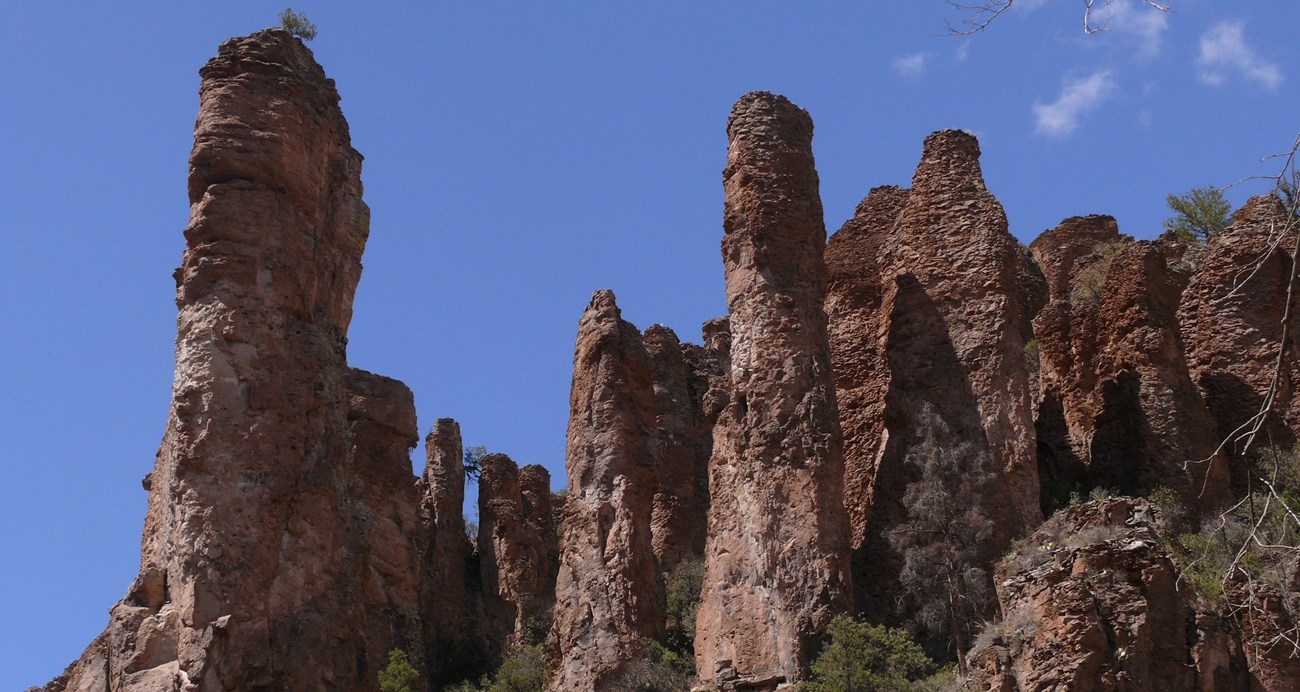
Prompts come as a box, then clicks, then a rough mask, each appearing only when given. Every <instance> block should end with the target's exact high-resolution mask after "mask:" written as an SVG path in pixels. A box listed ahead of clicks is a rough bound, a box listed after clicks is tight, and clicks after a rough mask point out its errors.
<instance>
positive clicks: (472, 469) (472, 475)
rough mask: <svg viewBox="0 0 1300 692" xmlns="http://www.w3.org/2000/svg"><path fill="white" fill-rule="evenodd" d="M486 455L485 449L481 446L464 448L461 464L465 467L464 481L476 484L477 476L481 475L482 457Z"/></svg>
mask: <svg viewBox="0 0 1300 692" xmlns="http://www.w3.org/2000/svg"><path fill="white" fill-rule="evenodd" d="M487 455H488V451H487V447H484V446H483V445H474V446H473V447H466V448H465V451H464V452H463V453H462V457H463V463H464V465H465V480H467V481H469V482H471V483H476V482H478V478H479V476H481V475H483V457H485V456H487Z"/></svg>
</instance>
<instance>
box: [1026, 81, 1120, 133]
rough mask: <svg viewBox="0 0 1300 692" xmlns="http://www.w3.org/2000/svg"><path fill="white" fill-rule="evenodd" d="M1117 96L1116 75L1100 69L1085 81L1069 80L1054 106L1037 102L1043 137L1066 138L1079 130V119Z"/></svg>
mask: <svg viewBox="0 0 1300 692" xmlns="http://www.w3.org/2000/svg"><path fill="white" fill-rule="evenodd" d="M1113 93H1115V73H1114V72H1113V71H1111V70H1099V71H1097V72H1094V73H1092V74H1091V75H1089V76H1087V77H1084V78H1082V79H1073V80H1066V81H1065V83H1064V84H1063V85H1062V87H1061V94H1060V95H1059V96H1057V97H1056V100H1055V101H1053V102H1051V103H1035V104H1034V118H1035V119H1036V120H1037V126H1036V129H1037V131H1038V133H1039V134H1043V135H1048V136H1049V137H1064V136H1065V135H1068V134H1070V133H1071V132H1074V131H1075V129H1076V128H1078V127H1079V118H1080V117H1081V116H1082V115H1083V114H1084V113H1087V112H1088V111H1091V110H1093V109H1094V108H1096V107H1097V106H1098V105H1099V104H1100V103H1101V102H1102V101H1105V100H1106V99H1108V98H1110V96H1111V94H1113Z"/></svg>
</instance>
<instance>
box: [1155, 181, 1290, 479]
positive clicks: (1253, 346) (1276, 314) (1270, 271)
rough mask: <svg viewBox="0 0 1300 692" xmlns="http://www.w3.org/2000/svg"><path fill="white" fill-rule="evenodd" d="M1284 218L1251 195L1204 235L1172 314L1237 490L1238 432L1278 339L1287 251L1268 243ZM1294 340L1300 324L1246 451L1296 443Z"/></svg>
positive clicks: (1257, 397)
mask: <svg viewBox="0 0 1300 692" xmlns="http://www.w3.org/2000/svg"><path fill="white" fill-rule="evenodd" d="M1285 220H1286V210H1285V208H1284V207H1283V205H1282V203H1281V202H1280V201H1279V200H1278V199H1277V198H1276V197H1274V196H1271V195H1269V196H1261V197H1254V198H1252V199H1251V200H1250V201H1248V202H1247V203H1246V204H1245V206H1243V207H1242V208H1241V209H1238V210H1237V212H1236V213H1235V214H1233V217H1232V224H1231V226H1229V227H1228V228H1227V229H1226V230H1224V231H1223V232H1222V233H1218V234H1216V235H1214V236H1211V238H1210V243H1209V251H1208V253H1206V256H1205V259H1204V260H1203V263H1202V265H1201V268H1200V271H1198V272H1197V274H1196V276H1194V277H1193V278H1192V280H1191V284H1190V285H1189V286H1188V287H1187V290H1186V292H1185V293H1184V296H1183V301H1182V305H1181V307H1180V309H1179V319H1180V321H1181V327H1182V338H1183V341H1184V342H1185V343H1186V347H1187V360H1188V364H1189V367H1190V369H1191V373H1192V378H1193V380H1194V381H1195V382H1196V385H1197V387H1199V388H1200V391H1201V393H1202V395H1203V396H1204V398H1205V403H1206V406H1207V407H1208V408H1209V411H1210V415H1211V416H1213V418H1214V420H1215V422H1216V423H1217V433H1218V438H1219V439H1220V440H1229V439H1232V440H1233V442H1232V443H1230V444H1229V445H1228V446H1227V448H1226V449H1225V451H1226V452H1227V453H1228V454H1229V455H1231V458H1232V461H1231V462H1230V466H1231V474H1232V483H1233V486H1234V490H1236V491H1237V492H1239V493H1241V492H1245V489H1246V486H1247V461H1246V459H1245V458H1243V457H1242V454H1241V453H1242V447H1243V441H1242V440H1241V439H1240V438H1241V433H1242V432H1243V430H1242V429H1241V428H1242V426H1243V424H1245V423H1246V422H1247V420H1249V419H1250V418H1251V417H1252V416H1254V415H1255V414H1256V413H1257V412H1258V411H1259V410H1260V406H1261V404H1262V402H1263V400H1264V396H1265V394H1266V393H1267V392H1268V390H1269V384H1270V382H1271V381H1272V378H1273V373H1274V368H1275V365H1276V363H1277V358H1278V348H1279V346H1280V344H1281V341H1282V338H1281V337H1282V315H1283V313H1284V312H1285V311H1286V306H1287V283H1288V280H1289V278H1290V276H1291V273H1292V271H1293V270H1294V263H1293V261H1292V258H1291V256H1290V255H1289V254H1288V253H1289V252H1290V248H1289V247H1286V243H1282V244H1280V245H1279V244H1277V242H1276V241H1277V240H1278V238H1279V237H1280V235H1281V233H1282V229H1283V227H1284V225H1285ZM1295 309H1296V306H1295V305H1294V304H1293V305H1292V310H1293V311H1294V310H1295ZM1297 336H1300V327H1294V326H1293V328H1292V330H1291V334H1290V335H1289V337H1288V338H1289V341H1288V344H1289V345H1288V348H1287V352H1286V357H1285V359H1284V360H1283V367H1282V370H1281V377H1280V378H1279V381H1278V387H1277V392H1276V399H1275V401H1274V403H1273V411H1272V414H1271V415H1270V416H1268V419H1267V420H1266V421H1265V424H1264V425H1263V426H1261V431H1262V432H1261V435H1262V439H1259V440H1257V441H1256V443H1255V447H1254V449H1253V450H1252V451H1253V452H1259V451H1260V450H1261V449H1262V448H1263V447H1266V446H1268V445H1269V444H1273V445H1276V446H1279V447H1283V448H1288V447H1290V446H1291V445H1292V444H1294V442H1295V441H1296V439H1297V431H1300V398H1298V397H1296V395H1295V387H1296V383H1297V381H1300V341H1297ZM1269 438H1271V441H1270V440H1269Z"/></svg>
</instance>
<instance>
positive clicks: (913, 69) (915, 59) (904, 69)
mask: <svg viewBox="0 0 1300 692" xmlns="http://www.w3.org/2000/svg"><path fill="white" fill-rule="evenodd" d="M929 60H930V54H929V53H913V54H911V55H904V56H903V57H901V58H899V59H897V60H895V61H894V71H895V72H897V73H898V74H900V75H903V76H904V77H920V76H921V75H923V74H925V66H926V62H928V61H929Z"/></svg>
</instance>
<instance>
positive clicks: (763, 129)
mask: <svg viewBox="0 0 1300 692" xmlns="http://www.w3.org/2000/svg"><path fill="white" fill-rule="evenodd" d="M727 135H728V137H729V139H730V141H731V146H730V149H729V150H728V155H727V167H726V169H725V171H724V174H723V179H724V186H725V190H726V193H725V211H724V217H723V226H724V231H725V236H724V237H723V241H722V255H723V262H724V266H725V271H726V279H727V307H728V311H729V313H730V327H731V349H730V361H731V362H730V380H731V393H730V400H729V402H728V403H727V405H726V406H725V408H723V409H722V411H721V413H720V415H719V418H718V421H717V424H716V427H715V428H714V437H713V458H712V460H711V461H710V463H709V488H710V494H711V497H712V501H711V505H710V507H709V533H708V542H707V547H706V573H705V580H704V587H703V597H702V601H701V604H700V609H699V614H698V625H697V630H696V641H695V650H696V665H697V669H698V670H699V671H700V673H701V675H702V676H704V677H714V676H715V674H716V677H717V679H718V680H719V681H720V682H723V683H726V682H729V681H730V680H732V679H734V678H736V677H745V676H756V677H758V678H762V679H764V680H771V681H773V682H772V683H771V684H772V685H774V684H775V681H776V680H778V679H780V678H784V679H785V680H787V681H793V680H796V679H799V678H801V677H802V676H803V674H804V673H805V671H806V670H807V666H808V663H809V661H810V660H811V658H812V656H813V655H815V653H816V652H817V648H818V645H819V642H820V637H821V635H822V633H823V632H824V630H825V627H826V625H827V624H828V623H829V622H830V620H831V618H832V617H833V616H834V615H836V614H838V613H840V612H844V611H846V610H847V609H848V606H849V598H850V593H849V589H850V584H849V572H848V538H849V525H848V516H847V515H846V513H845V511H844V505H843V499H842V484H843V473H844V471H843V461H842V449H841V444H842V443H841V437H840V427H839V420H838V414H837V409H836V406H835V390H834V383H833V381H832V375H831V368H830V347H829V345H828V343H827V336H826V314H825V312H823V310H822V301H823V298H824V295H825V290H826V268H825V264H824V262H823V259H822V249H823V245H824V243H825V238H826V231H825V228H824V226H823V223H822V207H821V200H820V197H819V194H818V180H817V172H816V170H815V169H814V167H813V157H812V120H811V119H810V118H809V117H808V114H807V113H806V112H804V111H803V110H802V109H800V108H798V107H797V106H795V105H794V104H792V103H790V102H789V101H787V100H786V99H784V98H782V97H779V96H775V95H772V94H768V93H762V92H757V93H750V94H746V95H745V96H743V97H741V99H740V100H739V101H738V102H737V103H736V105H735V107H734V108H733V109H732V113H731V118H730V120H729V121H728V123H727Z"/></svg>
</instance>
